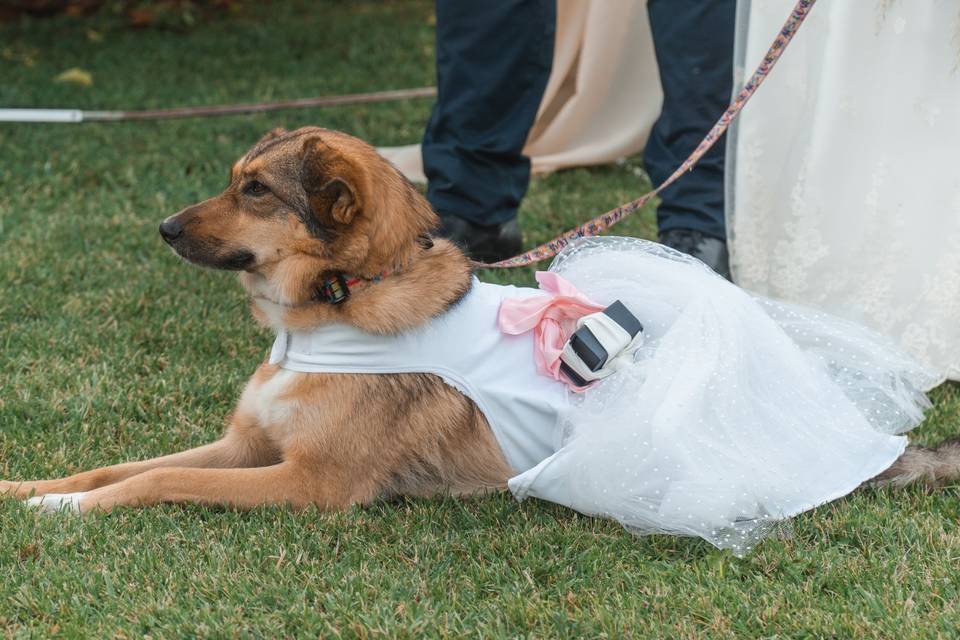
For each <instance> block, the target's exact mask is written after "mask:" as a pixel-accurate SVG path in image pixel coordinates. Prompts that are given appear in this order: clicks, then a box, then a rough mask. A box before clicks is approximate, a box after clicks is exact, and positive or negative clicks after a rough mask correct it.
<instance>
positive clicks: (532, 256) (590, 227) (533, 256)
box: [474, 0, 817, 269]
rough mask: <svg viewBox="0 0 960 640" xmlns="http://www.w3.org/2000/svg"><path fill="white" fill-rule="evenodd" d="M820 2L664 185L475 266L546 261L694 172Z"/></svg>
mask: <svg viewBox="0 0 960 640" xmlns="http://www.w3.org/2000/svg"><path fill="white" fill-rule="evenodd" d="M816 2H817V0H797V4H796V5H795V6H794V7H793V10H792V11H791V12H790V17H788V18H787V21H786V22H785V23H784V25H783V27H782V28H781V29H780V32H779V33H778V34H777V37H776V39H774V41H773V44H771V45H770V48H769V49H768V50H767V53H766V55H765V56H764V57H763V61H762V62H761V63H760V66H759V67H757V70H756V71H754V72H753V75H752V76H750V79H749V80H747V83H746V84H744V85H743V89H741V90H740V93H738V94H737V96H736V97H735V98H734V99H733V102H731V103H730V106H729V107H727V110H726V111H724V112H723V115H722V116H720V119H719V120H717V123H716V124H715V125H713V128H712V129H710V131H709V133H707V135H706V136H705V137H704V139H703V140H702V141H701V142H700V144H698V145H697V148H696V149H694V150H693V153H691V154H690V156H689V157H688V158H687V159H686V160H684V161H683V164H681V165H680V166H679V167H678V168H677V170H676V171H674V172H673V173H672V174H671V175H670V177H669V178H667V179H666V181H664V182H663V184H661V185H660V186H659V187H657V188H656V189H654V190H653V191H650V192H648V193H646V194H644V195H643V196H641V197H639V198H637V199H636V200H633V201H631V202H628V203H626V204H623V205H620V206H619V207H617V208H616V209H611V210H610V211H607V212H606V213H601V214H600V215H598V216H597V217H595V218H593V219H591V220H588V221H587V222H585V223H583V224H581V225H580V226H578V227H575V228H573V229H571V230H570V231H567V232H565V233H563V234H561V235H559V236H557V237H556V238H554V239H553V240H550V241H549V242H545V243H543V244H542V245H540V246H539V247H536V248H534V249H531V250H530V251H527V252H526V253H521V254H520V255H518V256H514V257H513V258H506V259H505V260H500V261H499V262H493V263H491V264H485V263H480V262H474V265H475V266H477V267H481V268H486V269H510V268H514V267H525V266H527V265H529V264H534V263H536V262H540V261H542V260H546V259H547V258H552V257H553V256H555V255H557V253H559V252H560V250H561V249H563V248H564V247H566V246H567V245H568V244H570V243H571V242H572V241H574V240H576V239H578V238H589V237H592V236H596V235H600V234H601V233H603V232H604V231H606V230H607V229H609V228H610V227H612V226H613V225H615V224H617V223H618V222H620V221H621V220H623V219H624V218H626V217H627V216H629V215H630V214H631V213H633V212H635V211H636V210H637V209H639V208H641V207H642V206H643V205H645V204H646V203H647V202H649V201H650V200H651V199H652V198H653V197H654V196H656V195H657V194H659V193H660V192H661V191H663V190H664V189H666V188H667V187H669V186H670V185H671V184H673V183H674V182H675V181H676V180H677V179H678V178H679V177H680V176H682V175H683V174H684V173H686V172H688V171H690V170H691V169H692V168H693V167H694V166H695V165H696V164H697V162H699V161H700V158H702V157H703V155H704V154H705V153H706V152H707V151H709V150H710V148H711V147H712V146H713V145H714V143H715V142H716V141H717V140H718V139H719V138H720V136H722V135H723V133H724V132H725V131H726V130H727V127H729V126H730V122H732V121H733V119H734V118H735V117H736V116H737V114H738V113H740V111H741V110H742V109H743V107H744V106H745V105H746V104H747V102H749V100H750V98H751V97H752V96H753V94H754V93H756V91H757V88H758V87H759V86H760V85H761V84H762V83H763V81H764V80H765V79H766V77H767V75H768V74H769V73H770V70H771V69H773V67H774V65H775V64H777V60H779V59H780V56H781V55H782V54H783V52H784V51H785V50H786V48H787V45H788V44H790V41H791V40H792V39H793V36H794V35H796V33H797V30H798V29H799V28H800V25H801V24H803V21H804V20H805V19H806V17H807V14H809V13H810V9H812V8H813V5H814V4H816Z"/></svg>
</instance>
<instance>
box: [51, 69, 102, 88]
mask: <svg viewBox="0 0 960 640" xmlns="http://www.w3.org/2000/svg"><path fill="white" fill-rule="evenodd" d="M53 81H54V82H69V83H70V84H76V85H80V86H81V87H92V86H93V76H92V75H91V74H90V72H89V71H84V70H83V69H81V68H80V67H74V68H72V69H67V70H66V71H64V72H63V73H61V74H60V75H58V76H57V77H56V78H54V79H53Z"/></svg>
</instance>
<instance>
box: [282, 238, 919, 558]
mask: <svg viewBox="0 0 960 640" xmlns="http://www.w3.org/2000/svg"><path fill="white" fill-rule="evenodd" d="M551 271H553V272H556V273H558V274H562V276H563V278H565V279H566V280H567V281H569V282H570V283H572V284H573V285H574V286H575V287H576V288H577V289H578V290H579V291H581V292H583V293H584V294H585V295H586V296H588V297H589V298H590V299H591V300H593V301H596V302H597V303H600V304H602V305H607V304H610V303H612V302H613V301H615V300H620V301H621V302H622V303H623V304H624V305H626V306H627V308H628V309H629V310H630V311H631V312H632V313H633V314H634V315H636V316H637V317H638V318H639V320H640V322H641V323H642V324H643V326H644V334H645V341H644V343H643V345H642V347H641V348H640V349H639V350H638V351H637V352H636V354H635V355H634V358H633V361H632V363H631V364H629V365H627V366H625V367H620V368H618V370H617V372H616V373H615V374H614V375H611V376H609V377H607V378H605V379H603V380H601V381H598V382H596V383H594V384H593V385H592V386H590V388H588V389H587V390H586V391H585V392H583V393H576V394H575V393H572V392H570V391H569V390H568V389H567V387H566V385H564V384H563V383H561V382H558V381H557V380H555V379H553V378H550V377H547V376H545V375H542V374H541V373H539V372H538V371H537V367H536V366H535V364H534V340H533V337H532V335H531V334H530V333H527V334H523V335H506V334H504V333H502V332H501V330H500V329H499V327H498V323H497V315H498V309H499V305H500V303H501V301H503V300H505V299H510V298H515V297H518V296H520V297H525V296H537V295H547V294H545V293H543V292H541V291H539V290H536V289H524V288H517V287H508V286H498V285H491V284H482V283H479V282H474V285H473V287H472V290H471V291H470V293H469V294H467V296H466V297H465V299H464V300H462V301H461V302H460V303H458V304H457V305H456V306H454V307H453V308H452V309H450V310H449V311H448V312H446V313H445V314H443V315H441V316H440V317H438V318H435V319H434V320H432V321H431V322H430V323H429V324H428V325H427V326H425V327H422V328H419V329H417V330H414V331H410V332H407V333H404V334H401V335H396V336H380V335H370V334H366V333H363V332H362V331H360V330H358V329H355V328H353V327H348V326H344V325H330V326H325V327H321V328H319V329H316V330H315V331H312V332H307V333H297V332H293V333H292V334H289V335H286V334H283V335H280V336H278V338H277V341H276V343H275V345H274V350H273V353H272V354H271V361H272V362H275V363H278V364H279V365H280V366H281V367H283V368H286V369H292V370H295V371H305V372H345V373H408V372H419V373H433V374H436V375H438V376H440V377H441V378H442V379H443V380H444V381H445V382H447V383H448V384H450V385H452V386H454V387H456V388H457V389H459V390H460V391H461V392H463V393H464V394H465V395H466V396H468V397H469V398H470V399H471V400H473V401H474V402H475V403H476V404H477V406H478V407H479V408H480V410H481V411H482V412H483V414H484V415H485V416H486V418H487V420H488V422H489V423H490V426H491V428H492V430H493V433H494V435H495V436H496V439H497V442H498V443H499V444H500V447H501V448H502V449H503V452H504V455H505V457H506V459H507V460H508V462H509V463H510V465H511V467H512V468H513V469H514V471H515V472H516V475H515V476H514V477H513V478H511V479H510V481H509V487H510V490H511V491H512V492H513V493H514V495H516V496H517V497H518V498H521V499H522V498H524V497H527V496H533V497H538V498H543V499H547V500H551V501H553V502H557V503H560V504H563V505H566V506H569V507H571V508H574V509H576V510H578V511H580V512H582V513H586V514H591V515H601V516H606V517H611V518H614V519H616V520H618V521H619V522H621V523H622V524H624V525H625V526H626V527H628V528H629V529H630V530H632V531H635V532H638V533H674V534H682V535H695V536H700V537H702V538H704V539H706V540H708V541H709V542H711V543H713V544H714V545H716V546H718V547H721V548H729V549H731V550H732V551H733V552H734V553H737V554H740V553H744V552H745V551H746V550H747V549H749V548H750V546H751V545H753V544H754V543H755V542H756V541H757V540H758V539H759V538H761V537H762V536H764V535H765V534H767V533H769V531H770V530H771V529H772V528H773V526H774V525H776V524H777V523H779V522H782V521H783V520H785V519H786V518H789V517H791V516H793V515H795V514H798V513H800V512H802V511H805V510H807V509H810V508H813V507H815V506H817V505H819V504H822V503H824V502H827V501H829V500H833V499H836V498H838V497H840V496H843V495H845V494H847V493H849V492H850V491H852V490H853V489H855V488H856V487H858V486H859V485H860V484H862V483H863V482H865V481H866V480H869V479H870V478H872V477H874V476H876V475H877V474H879V473H881V472H882V471H884V470H885V469H886V468H887V467H889V466H890V465H891V464H892V463H893V462H894V461H895V460H896V459H897V458H898V457H899V456H900V455H901V453H902V452H903V450H904V448H905V446H906V438H905V437H903V436H902V435H897V434H901V433H903V432H904V431H907V430H908V429H910V428H912V427H913V426H915V425H917V424H918V423H919V422H920V421H921V420H922V418H923V410H924V409H925V408H926V407H928V406H929V403H928V401H927V399H926V396H925V395H924V394H923V392H922V390H923V389H925V388H929V387H930V386H931V385H933V384H934V383H935V382H936V378H935V377H934V376H933V375H932V374H930V373H928V372H927V371H925V370H923V369H922V368H921V367H920V366H919V365H918V364H917V363H915V362H914V361H913V360H912V359H910V358H909V357H908V356H906V355H905V354H903V353H902V352H901V351H900V350H899V349H898V348H896V347H895V346H894V345H892V344H891V343H889V342H888V341H886V340H885V339H884V338H882V337H880V336H878V335H876V334H874V333H873V332H871V331H869V330H867V329H865V328H863V327H860V326H858V325H856V324H855V323H851V322H847V321H844V320H840V319H837V318H834V317H831V316H828V315H825V314H822V313H819V312H815V311H812V310H808V309H804V308H801V307H795V306H791V305H786V304H781V303H776V302H772V301H769V300H766V299H763V298H759V297H756V296H752V295H751V294H749V293H747V292H745V291H743V290H741V289H739V288H737V287H736V286H734V285H733V284H731V283H729V282H727V281H726V280H723V279H722V278H720V277H719V276H717V275H716V274H714V273H713V272H712V271H710V269H709V268H707V267H706V266H705V265H703V264H702V263H701V262H699V261H698V260H696V259H694V258H691V257H689V256H685V255H683V254H680V253H677V252H675V251H673V250H670V249H668V248H666V247H663V246H661V245H657V244H655V243H651V242H646V241H643V240H638V239H634V238H594V239H589V240H584V241H581V242H579V243H577V244H575V245H574V246H573V247H571V248H568V249H567V250H565V251H564V252H563V253H561V254H560V256H558V258H557V259H556V260H555V261H554V263H553V265H551Z"/></svg>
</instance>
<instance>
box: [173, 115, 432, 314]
mask: <svg viewBox="0 0 960 640" xmlns="http://www.w3.org/2000/svg"><path fill="white" fill-rule="evenodd" d="M436 223H437V218H436V214H434V213H433V210H432V209H431V208H430V206H429V204H428V203H427V202H426V200H425V199H424V198H423V197H422V196H421V195H420V194H419V193H418V192H417V191H416V189H415V188H414V187H413V186H412V185H411V184H410V183H409V182H408V181H407V180H406V179H405V178H404V177H403V176H402V175H401V174H400V173H399V171H397V170H396V168H394V167H393V166H392V165H391V164H390V163H389V162H387V161H386V160H385V159H383V158H382V157H381V156H380V155H379V154H378V153H377V152H376V150H374V149H373V148H372V147H371V146H370V145H368V144H366V143H365V142H363V141H361V140H358V139H357V138H354V137H352V136H349V135H347V134H344V133H340V132H336V131H329V130H326V129H320V128H316V127H307V128H303V129H298V130H296V131H290V132H288V131H284V130H282V129H275V130H273V131H271V132H270V133H268V134H267V135H266V136H264V137H263V138H262V139H261V140H260V141H259V142H257V144H255V145H254V146H253V148H251V149H250V150H249V151H248V152H247V153H246V154H244V155H243V157H241V158H240V159H239V160H237V162H236V163H234V165H233V168H232V170H231V172H230V184H229V186H227V188H226V190H224V192H223V193H221V194H220V195H218V196H216V197H214V198H211V199H209V200H205V201H204V202H201V203H199V204H195V205H193V206H191V207H188V208H186V209H184V210H183V211H181V212H179V213H177V214H175V215H173V216H171V217H169V218H167V219H166V220H164V221H163V223H162V224H161V225H160V234H161V235H162V236H163V239H164V240H165V241H166V242H167V243H168V244H169V245H170V246H171V247H172V248H173V250H174V251H176V252H177V253H178V254H179V255H180V256H182V257H183V258H185V259H186V260H189V261H190V262H193V263H195V264H199V265H202V266H206V267H213V268H216V269H232V270H240V271H243V272H244V274H243V277H242V280H243V281H244V285H245V286H246V287H247V288H248V289H251V290H253V291H254V293H257V292H259V293H261V294H263V295H264V296H265V297H267V298H269V299H271V300H273V301H275V302H278V303H281V304H298V303H301V302H304V301H306V300H309V299H310V295H311V294H312V293H313V291H314V290H313V287H315V285H316V283H317V281H318V280H320V279H322V278H323V277H324V275H325V274H331V273H348V274H354V275H358V276H361V277H363V276H366V277H372V276H375V275H376V274H379V273H381V272H383V271H389V270H392V269H396V268H398V267H400V266H401V265H402V264H403V263H404V261H406V260H407V259H409V257H410V256H411V255H412V253H413V252H414V251H415V250H416V248H417V243H418V240H421V241H422V238H423V236H424V234H426V233H428V232H429V231H430V229H432V228H433V227H434V226H435V225H436Z"/></svg>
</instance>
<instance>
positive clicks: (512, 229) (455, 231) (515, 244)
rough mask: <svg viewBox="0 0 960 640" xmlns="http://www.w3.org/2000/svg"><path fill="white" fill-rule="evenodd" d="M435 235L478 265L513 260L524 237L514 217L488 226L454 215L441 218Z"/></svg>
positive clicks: (521, 245)
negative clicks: (461, 251)
mask: <svg viewBox="0 0 960 640" xmlns="http://www.w3.org/2000/svg"><path fill="white" fill-rule="evenodd" d="M437 235H438V236H441V237H444V238H447V239H448V240H450V241H452V242H453V243H454V244H456V245H457V246H459V247H460V248H461V249H463V251H464V253H466V254H467V255H468V256H470V257H471V258H473V259H474V260H477V261H478V262H497V261H498V260H503V259H505V258H512V257H513V256H515V255H517V254H518V253H520V249H521V248H523V237H522V236H521V235H520V225H518V224H517V219H516V218H514V219H513V220H508V221H507V222H504V223H503V224H495V225H489V226H488V225H481V224H475V223H473V222H470V221H469V220H464V219H463V218H458V217H456V216H441V217H440V229H439V230H438V231H437Z"/></svg>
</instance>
